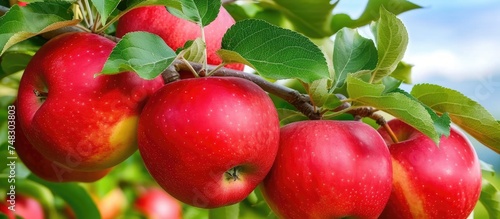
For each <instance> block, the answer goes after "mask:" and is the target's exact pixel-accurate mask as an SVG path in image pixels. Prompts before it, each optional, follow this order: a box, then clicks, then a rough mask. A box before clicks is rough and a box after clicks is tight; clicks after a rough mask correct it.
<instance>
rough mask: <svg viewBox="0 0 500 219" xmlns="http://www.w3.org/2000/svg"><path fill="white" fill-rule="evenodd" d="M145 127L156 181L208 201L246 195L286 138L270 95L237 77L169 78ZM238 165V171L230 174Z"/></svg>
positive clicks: (144, 118)
mask: <svg viewBox="0 0 500 219" xmlns="http://www.w3.org/2000/svg"><path fill="white" fill-rule="evenodd" d="M138 130H139V132H138V135H139V137H138V139H139V151H140V153H141V155H142V158H143V159H144V163H145V165H146V167H147V169H148V170H149V172H150V174H151V175H152V176H153V178H154V179H155V180H156V182H158V184H159V185H160V186H161V187H162V188H163V189H165V191H167V192H168V193H169V194H170V195H172V196H173V197H174V198H176V199H178V200H180V201H182V202H184V203H186V204H189V205H192V206H196V207H201V208H215V207H221V206H226V205H231V204H234V203H237V202H240V201H242V200H243V199H244V198H246V197H247V196H248V194H250V192H252V191H253V190H254V189H255V188H256V187H257V185H258V184H259V183H260V182H261V181H262V180H263V179H264V177H265V176H266V174H267V173H268V171H269V169H270V168H271V166H272V164H273V161H274V158H275V156H276V152H277V150H278V144H279V120H278V115H277V112H276V109H275V107H274V105H273V103H272V101H271V99H270V98H269V96H268V95H267V94H266V92H264V91H263V90H262V89H261V88H260V87H258V86H257V85H255V84H253V83H251V82H249V81H247V80H244V79H241V78H233V77H208V78H195V79H185V80H180V81H176V82H173V83H170V84H167V85H165V86H164V87H163V88H162V89H160V90H159V91H158V92H156V93H155V94H154V95H153V96H152V97H151V98H150V100H149V101H148V103H147V104H146V106H145V107H144V110H143V112H142V114H141V117H140V119H139V129H138ZM234 168H236V175H237V178H233V177H230V174H229V173H231V174H232V173H234V172H233V171H234V170H235V169H234ZM227 172H229V173H227Z"/></svg>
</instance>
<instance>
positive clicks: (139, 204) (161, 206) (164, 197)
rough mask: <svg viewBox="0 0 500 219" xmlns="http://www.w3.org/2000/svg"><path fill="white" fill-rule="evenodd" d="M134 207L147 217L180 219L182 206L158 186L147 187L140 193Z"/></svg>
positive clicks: (153, 218) (151, 218) (150, 218)
mask: <svg viewBox="0 0 500 219" xmlns="http://www.w3.org/2000/svg"><path fill="white" fill-rule="evenodd" d="M134 207H135V208H136V209H137V210H138V211H140V212H141V213H142V214H144V215H145V216H147V218H148V219H181V218H182V206H181V204H180V203H179V201H177V199H175V198H173V197H172V196H170V195H169V194H168V193H166V192H165V191H163V189H160V188H149V189H148V190H146V191H145V192H144V193H142V194H140V195H139V197H138V198H137V199H136V200H135V202H134Z"/></svg>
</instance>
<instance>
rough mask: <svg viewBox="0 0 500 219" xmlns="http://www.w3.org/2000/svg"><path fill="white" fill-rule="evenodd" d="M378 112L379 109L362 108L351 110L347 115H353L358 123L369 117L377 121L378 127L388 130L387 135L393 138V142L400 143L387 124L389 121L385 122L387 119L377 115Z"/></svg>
mask: <svg viewBox="0 0 500 219" xmlns="http://www.w3.org/2000/svg"><path fill="white" fill-rule="evenodd" d="M377 111H378V110H377V109H375V108H372V107H360V108H355V109H352V110H349V111H348V112H347V113H349V114H351V115H353V116H354V120H357V121H359V120H361V119H362V118H363V117H369V118H370V119H373V120H375V122H376V123H377V124H378V125H380V126H382V127H384V129H385V130H387V133H388V134H389V136H390V137H391V139H392V141H393V142H394V143H398V142H399V140H398V138H397V137H396V135H395V134H394V132H393V131H392V129H391V127H390V126H389V125H388V124H387V121H386V120H385V118H384V117H383V116H381V115H379V114H377V113H375V112H377Z"/></svg>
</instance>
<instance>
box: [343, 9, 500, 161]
mask: <svg viewBox="0 0 500 219" xmlns="http://www.w3.org/2000/svg"><path fill="white" fill-rule="evenodd" d="M366 2H367V0H341V1H340V3H339V5H338V6H337V8H336V9H335V11H334V12H335V13H348V14H349V15H351V17H353V18H357V17H358V16H359V14H361V12H362V11H363V9H364V6H365V5H366ZM411 2H413V3H416V4H418V5H421V6H423V7H424V8H422V9H418V10H412V11H409V12H405V13H403V14H401V15H399V16H398V17H399V18H400V19H401V20H402V21H403V23H404V24H405V26H406V28H407V30H408V34H409V38H410V40H409V44H408V49H407V51H406V54H405V57H404V58H403V60H404V61H406V62H408V63H411V64H413V65H415V66H414V68H413V72H412V78H413V82H414V83H423V82H426V83H433V84H439V85H442V86H445V87H449V88H452V89H455V90H458V91H460V92H462V93H464V94H465V95H467V96H468V97H470V98H472V99H474V100H476V101H477V102H479V103H480V104H482V105H483V106H484V107H485V108H486V109H487V110H488V111H490V112H491V113H492V114H493V116H494V117H495V118H496V119H497V120H500V1H499V0H455V1H431V0H412V1H411ZM360 33H361V34H363V35H370V33H369V30H367V29H361V30H360ZM405 89H411V86H405ZM473 142H474V140H473ZM477 148H478V154H479V156H480V157H482V159H485V160H487V161H490V162H493V163H495V164H496V165H497V167H500V155H498V154H495V153H494V152H492V151H490V150H485V149H484V147H477Z"/></svg>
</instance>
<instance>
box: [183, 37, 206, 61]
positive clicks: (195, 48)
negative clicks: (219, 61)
mask: <svg viewBox="0 0 500 219" xmlns="http://www.w3.org/2000/svg"><path fill="white" fill-rule="evenodd" d="M205 48H206V46H205V43H204V42H203V40H202V39H201V38H196V39H195V40H189V41H187V42H186V43H185V44H184V47H183V48H179V49H177V51H179V50H182V53H183V57H184V58H185V59H186V60H188V61H192V62H197V63H203V62H204V61H205V53H204V52H203V51H204V50H205ZM177 53H179V52H177Z"/></svg>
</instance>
